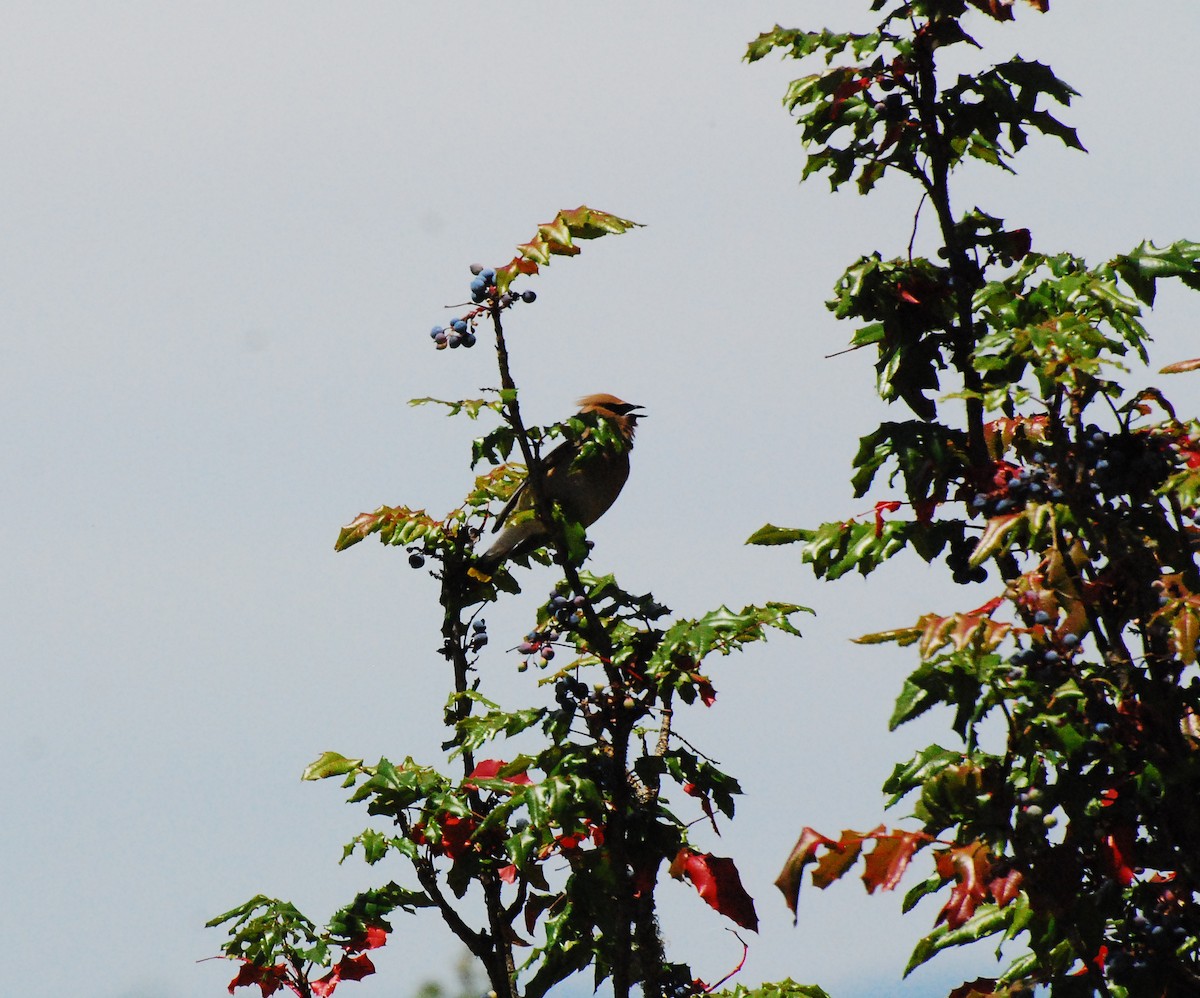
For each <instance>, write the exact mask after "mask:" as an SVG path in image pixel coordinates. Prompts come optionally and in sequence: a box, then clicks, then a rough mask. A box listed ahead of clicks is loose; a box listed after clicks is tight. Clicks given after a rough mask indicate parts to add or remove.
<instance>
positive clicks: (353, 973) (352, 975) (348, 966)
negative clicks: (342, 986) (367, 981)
mask: <svg viewBox="0 0 1200 998" xmlns="http://www.w3.org/2000/svg"><path fill="white" fill-rule="evenodd" d="M334 969H335V970H336V971H337V972H338V977H339V979H341V980H343V981H361V980H362V979H363V978H364V977H369V976H370V975H371V974H373V973H375V964H373V963H372V962H371V958H370V957H369V956H367V954H366V953H360V954H359V955H358V956H344V957H342V959H341V960H340V961H338V964H337V966H336V967H335V968H334Z"/></svg>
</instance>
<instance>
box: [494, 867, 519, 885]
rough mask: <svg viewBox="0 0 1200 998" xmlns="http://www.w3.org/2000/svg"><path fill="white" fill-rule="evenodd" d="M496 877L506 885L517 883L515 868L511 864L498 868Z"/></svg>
mask: <svg viewBox="0 0 1200 998" xmlns="http://www.w3.org/2000/svg"><path fill="white" fill-rule="evenodd" d="M497 876H499V878H500V879H501V880H503V881H504V882H505V883H506V884H515V883H516V882H517V868H516V867H515V866H513V864H512V863H509V864H508V866H502V867H501V868H500V870H499V871H498V873H497Z"/></svg>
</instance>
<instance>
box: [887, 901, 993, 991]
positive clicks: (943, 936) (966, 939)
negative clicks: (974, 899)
mask: <svg viewBox="0 0 1200 998" xmlns="http://www.w3.org/2000/svg"><path fill="white" fill-rule="evenodd" d="M1014 914H1015V909H1014V908H1013V907H1012V906H1011V905H1010V906H1009V907H1007V908H999V907H997V906H996V905H994V904H983V905H980V906H979V908H978V909H977V910H976V912H975V914H974V915H972V916H971V918H970V919H968V920H967V921H966V922H964V923H963V924H962V925H960V926H959V927H958V928H956V929H951V928H950V927H949V926H947V925H945V924H943V925H939V926H938V927H937V928H936V929H934V930H933V931H932V932H931V933H929V935H927V936H926V937H925V938H924V939H922V940H921V941H920V942H919V943H917V945H916V948H915V949H914V950H913V953H912V956H911V957H910V958H909V961H908V966H906V967H905V968H904V976H905V977H907V976H908V975H909V974H911V973H912V972H913V971H914V970H916V969H917V968H918V967H919V966H921V964H923V963H925V962H926V961H927V960H929V959H930V957H932V956H933V955H934V954H935V953H939V952H941V951H942V950H944V949H948V948H949V947H951V946H964V945H966V944H967V943H973V942H975V941H976V940H978V939H983V938H984V937H985V936H990V935H994V934H996V933H997V932H1003V931H1004V930H1005V929H1006V928H1007V927H1008V923H1009V922H1010V921H1011V920H1012V917H1013V915H1014Z"/></svg>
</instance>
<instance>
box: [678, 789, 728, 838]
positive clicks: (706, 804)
mask: <svg viewBox="0 0 1200 998" xmlns="http://www.w3.org/2000/svg"><path fill="white" fill-rule="evenodd" d="M683 792H684V793H685V794H687V795H688V796H689V797H696V798H698V799H699V801H700V807H701V808H702V809H703V811H704V813H705V814H706V815H707V816H708V823H709V824H710V825H712V830H713V831H714V832H716V833H717V834H718V835H720V834H721V830H720V829H719V828H718V827H717V818H716V815H714V814H713V808H712V802H711V801H710V800H709V799H708V798H707V797H706V796H705V795H704V794H703V792H701V790H700V788H699V787H697V786H696V784H694V783H692V782H690V781H689V782H687V783H685V784H684V785H683Z"/></svg>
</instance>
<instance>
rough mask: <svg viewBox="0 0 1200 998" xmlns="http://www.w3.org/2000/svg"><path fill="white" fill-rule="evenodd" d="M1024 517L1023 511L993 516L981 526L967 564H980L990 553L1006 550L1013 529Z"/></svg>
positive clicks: (973, 565)
mask: <svg viewBox="0 0 1200 998" xmlns="http://www.w3.org/2000/svg"><path fill="white" fill-rule="evenodd" d="M1024 519H1025V511H1024V510H1022V511H1021V512H1020V513H1005V514H1004V515H1002V516H993V517H992V518H991V519H990V520H988V522H987V524H986V525H985V526H984V528H983V533H982V534H981V535H980V537H979V542H978V543H977V544H976V545H975V549H974V550H973V551H972V552H971V558H970V562H969V564H970V565H971V566H972V567H975V566H978V565H982V564H983V563H984V562H985V561H987V559H988V558H990V557H991V556H992V555H994V554H997V553H999V552H1002V551H1006V550H1008V544H1009V542H1010V541H1011V540H1012V533H1013V530H1014V529H1015V528H1016V527H1017V526H1018V525H1019V524H1020V523H1021V522H1022V521H1023V520H1024Z"/></svg>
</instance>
